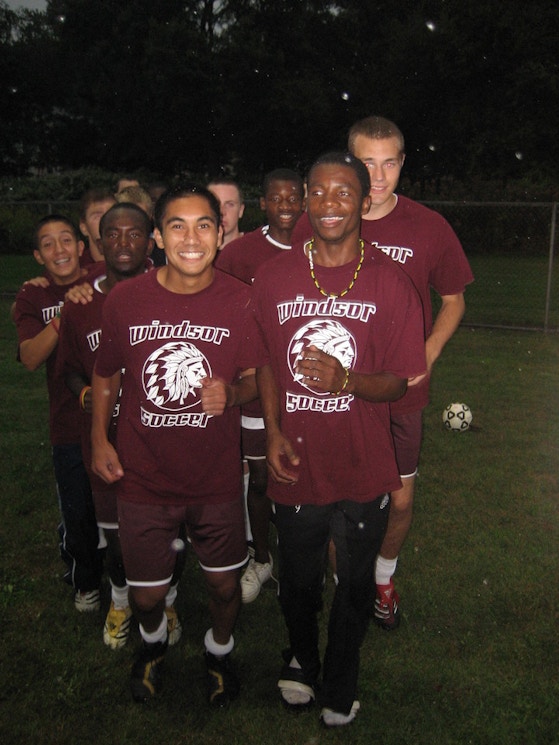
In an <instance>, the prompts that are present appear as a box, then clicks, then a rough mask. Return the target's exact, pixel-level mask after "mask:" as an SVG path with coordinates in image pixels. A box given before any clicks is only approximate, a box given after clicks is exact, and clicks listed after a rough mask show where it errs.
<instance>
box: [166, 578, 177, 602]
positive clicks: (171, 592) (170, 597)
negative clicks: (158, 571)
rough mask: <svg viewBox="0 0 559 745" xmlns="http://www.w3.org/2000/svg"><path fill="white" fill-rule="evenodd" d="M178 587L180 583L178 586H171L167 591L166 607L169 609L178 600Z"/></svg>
mask: <svg viewBox="0 0 559 745" xmlns="http://www.w3.org/2000/svg"><path fill="white" fill-rule="evenodd" d="M177 586H178V582H177V584H176V585H171V586H170V587H169V589H168V590H167V594H166V595H165V607H167V608H168V607H169V606H170V605H174V603H175V600H176V599H177Z"/></svg>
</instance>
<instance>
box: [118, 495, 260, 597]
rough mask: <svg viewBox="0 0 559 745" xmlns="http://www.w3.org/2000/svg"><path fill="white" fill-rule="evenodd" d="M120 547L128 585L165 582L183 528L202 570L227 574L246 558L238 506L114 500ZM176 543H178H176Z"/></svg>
mask: <svg viewBox="0 0 559 745" xmlns="http://www.w3.org/2000/svg"><path fill="white" fill-rule="evenodd" d="M118 517H119V532H120V545H121V547H122V557H123V560H124V569H125V572H126V581H127V582H128V584H130V585H139V586H150V585H153V586H156V585H164V584H167V583H168V582H170V580H171V577H172V576H173V571H174V569H175V562H176V558H177V548H178V550H184V546H179V547H177V538H179V530H180V527H181V525H184V526H185V529H186V535H187V536H188V539H189V543H190V544H191V545H192V548H193V549H194V553H195V554H196V556H197V558H198V561H199V562H200V565H201V567H202V569H204V570H206V571H208V572H226V571H232V570H234V569H239V568H240V567H242V566H243V564H245V563H246V561H247V559H248V553H247V544H246V534H245V515H244V507H243V503H242V501H241V500H240V499H239V500H235V501H234V502H226V503H224V504H184V503H183V504H178V505H168V504H144V503H137V502H126V501H124V500H123V499H119V500H118ZM178 543H179V544H180V541H178Z"/></svg>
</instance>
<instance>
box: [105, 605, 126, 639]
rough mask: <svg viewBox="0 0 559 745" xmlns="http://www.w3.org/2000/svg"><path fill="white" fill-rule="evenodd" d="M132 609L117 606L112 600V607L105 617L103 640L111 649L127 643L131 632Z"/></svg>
mask: <svg viewBox="0 0 559 745" xmlns="http://www.w3.org/2000/svg"><path fill="white" fill-rule="evenodd" d="M131 620H132V611H131V610H130V608H115V604H114V603H113V602H112V601H111V607H110V608H109V612H108V613H107V618H106V619H105V626H104V627H103V641H104V642H105V644H106V645H107V647H110V648H111V649H120V647H124V645H125V644H126V640H127V639H128V635H129V633H130V622H131Z"/></svg>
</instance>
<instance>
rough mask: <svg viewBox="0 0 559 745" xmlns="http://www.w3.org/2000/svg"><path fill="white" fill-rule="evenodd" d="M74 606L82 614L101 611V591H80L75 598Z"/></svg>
mask: <svg viewBox="0 0 559 745" xmlns="http://www.w3.org/2000/svg"><path fill="white" fill-rule="evenodd" d="M74 605H75V606H76V610H77V611H79V612H80V613H92V612H93V611H97V610H101V599H100V597H99V590H89V591H88V592H80V591H79V590H78V591H77V592H76V594H75V596H74Z"/></svg>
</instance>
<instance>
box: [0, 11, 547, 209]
mask: <svg viewBox="0 0 559 745" xmlns="http://www.w3.org/2000/svg"><path fill="white" fill-rule="evenodd" d="M558 38H559V4H558V3H557V2H556V0H534V1H533V2H530V3H525V2H519V1H518V0H508V1H507V2H506V3H503V2H501V0H484V1H483V2H477V1H475V0H472V1H471V2H467V3H464V2H463V0H419V1H418V0H399V2H397V3H394V2H390V1H387V2H372V1H370V0H369V1H367V0H339V1H338V2H335V3H328V2H326V3H325V2H324V1H323V0H165V2H159V3H157V2H156V3H154V2H153V1H152V0H128V1H127V2H125V3H123V2H120V0H118V1H117V0H50V1H49V2H47V10H46V12H44V13H41V12H37V11H25V10H20V11H17V12H14V11H11V10H10V9H9V8H8V6H7V5H6V3H5V2H3V1H2V0H0V42H1V45H0V79H1V81H2V82H1V83H0V86H1V90H0V105H1V109H0V175H3V176H6V175H21V174H26V173H28V172H29V168H32V169H33V170H34V172H35V173H36V172H39V173H41V172H45V171H52V170H60V169H77V168H83V167H89V166H98V167H101V168H105V169H109V170H112V171H119V170H120V171H123V170H126V171H137V170H138V169H140V168H143V169H146V170H147V171H149V172H150V173H153V174H161V175H162V176H166V177H168V176H170V175H178V174H182V173H185V172H191V173H195V174H213V173H215V172H217V171H219V170H224V169H228V170H230V171H231V172H232V173H234V174H235V175H237V176H238V177H239V178H242V179H244V180H246V181H258V179H259V177H260V176H261V174H262V173H263V172H265V171H266V170H268V169H270V168H273V167H277V166H292V167H296V168H301V169H303V168H304V167H305V166H306V165H307V164H308V163H309V161H310V160H312V159H313V158H314V157H315V156H316V155H317V154H318V153H319V152H321V151H323V150H326V149H329V148H332V147H336V148H338V147H343V146H344V144H345V139H346V133H347V129H348V127H349V125H350V124H351V123H352V122H353V121H355V120H356V119H357V118H360V117H362V116H367V115H369V114H372V113H377V114H382V115H385V116H387V117H389V118H392V119H394V120H395V121H396V122H397V123H398V124H399V125H400V126H401V128H402V129H403V131H404V133H405V135H406V140H407V151H408V162H407V164H406V174H407V177H408V178H409V179H410V181H411V182H412V184H413V183H414V182H415V183H423V182H425V181H428V180H431V179H434V178H435V179H436V180H437V181H440V180H441V179H443V180H444V179H459V180H461V181H464V180H468V179H470V180H475V179H482V180H483V179H493V180H498V181H500V183H501V184H503V185H505V186H506V185H507V184H508V183H509V182H511V181H516V180H518V179H528V180H530V181H531V182H532V183H533V184H535V188H536V190H537V189H539V192H540V194H539V196H540V197H541V192H542V189H543V191H544V192H545V193H546V196H548V197H550V198H556V196H557V177H556V173H557V171H558V168H559V145H558V138H557V136H556V135H557V127H556V114H557V111H558V110H559V100H558V98H559V90H558V89H559V84H558V80H559V68H558V57H557V39H558Z"/></svg>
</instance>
